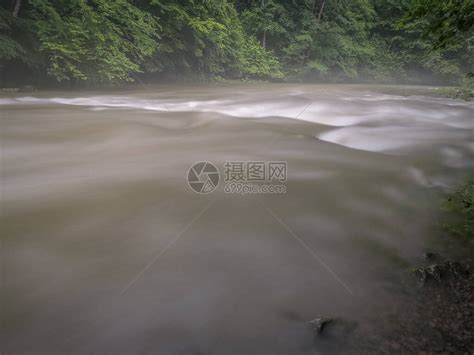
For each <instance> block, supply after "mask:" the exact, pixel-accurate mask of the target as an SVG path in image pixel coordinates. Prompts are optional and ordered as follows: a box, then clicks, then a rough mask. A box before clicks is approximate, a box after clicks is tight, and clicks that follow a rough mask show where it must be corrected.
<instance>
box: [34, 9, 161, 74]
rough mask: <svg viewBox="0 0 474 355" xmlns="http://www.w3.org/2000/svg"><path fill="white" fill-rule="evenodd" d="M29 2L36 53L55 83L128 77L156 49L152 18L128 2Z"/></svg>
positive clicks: (156, 37) (138, 70) (155, 35)
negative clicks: (44, 58)
mask: <svg viewBox="0 0 474 355" xmlns="http://www.w3.org/2000/svg"><path fill="white" fill-rule="evenodd" d="M30 3H31V6H32V8H31V12H32V15H33V17H34V18H35V29H36V31H37V34H38V38H39V40H40V42H41V46H40V51H41V52H44V53H45V54H46V55H47V57H48V62H49V65H48V68H47V70H48V73H49V74H50V75H51V76H53V77H54V78H55V79H56V80H58V81H63V80H84V81H94V82H117V81H131V80H133V79H132V77H131V74H132V73H134V72H140V71H141V65H142V64H143V62H144V60H145V59H146V58H147V57H150V56H151V55H152V54H153V53H154V52H155V50H156V41H157V40H158V34H157V22H156V20H155V19H154V17H153V16H151V15H150V14H147V13H145V12H143V11H141V10H139V9H137V8H136V7H135V6H133V5H132V4H130V3H129V2H128V1H125V0H108V1H104V0H101V1H99V0H92V1H85V0H71V1H68V0H57V1H54V2H52V1H44V0H31V2H30Z"/></svg>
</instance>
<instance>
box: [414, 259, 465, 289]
mask: <svg viewBox="0 0 474 355" xmlns="http://www.w3.org/2000/svg"><path fill="white" fill-rule="evenodd" d="M414 273H415V275H416V276H417V277H418V279H419V280H420V282H421V283H422V284H425V283H426V282H429V281H436V282H440V281H441V280H442V279H444V278H449V277H452V278H458V277H460V276H462V275H466V274H467V269H466V268H464V267H463V266H462V265H461V264H460V263H458V262H454V261H450V260H447V261H445V262H444V263H442V264H432V265H430V266H428V267H420V268H418V269H416V270H415V271H414Z"/></svg>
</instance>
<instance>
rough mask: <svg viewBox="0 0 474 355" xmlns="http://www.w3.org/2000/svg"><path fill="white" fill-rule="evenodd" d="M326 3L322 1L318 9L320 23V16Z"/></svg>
mask: <svg viewBox="0 0 474 355" xmlns="http://www.w3.org/2000/svg"><path fill="white" fill-rule="evenodd" d="M325 3H326V1H325V0H323V2H322V4H321V7H320V8H319V14H318V21H321V16H322V15H323V10H324V4H325Z"/></svg>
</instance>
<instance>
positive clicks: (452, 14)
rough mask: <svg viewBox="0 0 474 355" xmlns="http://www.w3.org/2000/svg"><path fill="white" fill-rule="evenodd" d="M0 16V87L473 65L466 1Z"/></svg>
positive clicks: (119, 2)
mask: <svg viewBox="0 0 474 355" xmlns="http://www.w3.org/2000/svg"><path fill="white" fill-rule="evenodd" d="M0 18H1V20H0V31H1V32H0V71H1V81H2V83H1V85H0V86H2V87H8V86H15V87H16V86H19V85H32V86H35V87H44V86H60V87H61V86H62V87H64V86H72V87H77V86H98V85H109V84H120V83H125V82H137V81H138V82H161V81H183V80H186V81H194V80H196V81H201V80H213V79H217V80H220V79H237V80H274V81H290V82H377V83H409V84H433V83H434V84H447V85H453V84H459V83H463V82H466V81H469V80H470V79H469V77H471V76H472V71H473V64H474V56H473V55H472V54H473V48H474V34H473V26H472V25H473V23H474V1H473V0H449V1H441V0H285V1H284V0H236V1H228V0H183V1H180V0H6V1H3V2H2V5H1V7H0ZM471 81H472V79H471Z"/></svg>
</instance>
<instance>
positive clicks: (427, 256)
mask: <svg viewBox="0 0 474 355" xmlns="http://www.w3.org/2000/svg"><path fill="white" fill-rule="evenodd" d="M423 258H425V260H430V261H433V260H439V259H440V258H441V257H440V255H439V254H438V253H434V252H432V251H427V252H425V253H423Z"/></svg>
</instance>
